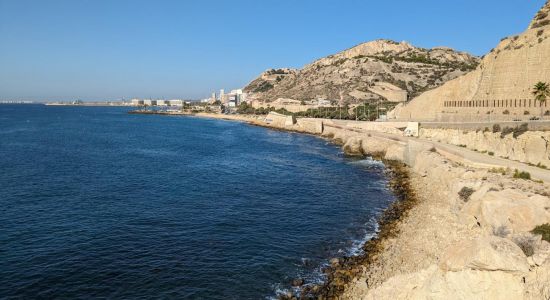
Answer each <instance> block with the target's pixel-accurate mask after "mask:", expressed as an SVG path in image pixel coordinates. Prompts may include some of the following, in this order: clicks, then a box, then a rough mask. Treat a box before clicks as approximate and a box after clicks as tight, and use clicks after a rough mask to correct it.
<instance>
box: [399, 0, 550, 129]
mask: <svg viewBox="0 0 550 300" xmlns="http://www.w3.org/2000/svg"><path fill="white" fill-rule="evenodd" d="M549 11H550V2H547V3H546V4H545V5H544V7H543V8H542V9H541V10H540V12H539V13H538V14H537V15H536V16H535V18H534V20H533V21H532V22H531V24H530V26H529V28H528V29H527V31H525V32H524V33H522V34H520V35H517V36H512V37H508V38H505V39H503V40H502V41H501V42H500V44H499V45H498V46H497V47H496V48H494V49H493V50H491V52H490V53H488V54H487V55H486V56H485V57H484V58H483V60H482V61H481V64H480V65H479V66H478V67H477V69H476V70H475V71H473V72H471V73H468V74H467V75H465V76H461V77H459V78H457V79H454V80H451V81H449V82H447V83H445V84H444V85H443V86H441V87H439V88H436V89H433V90H431V91H428V92H425V93H423V94H422V95H420V96H419V97H417V98H415V99H413V100H412V101H411V102H410V103H407V104H403V105H400V106H398V107H397V108H396V109H395V110H394V111H393V112H392V113H391V114H390V117H391V118H396V119H401V120H409V119H414V120H441V121H449V120H451V121H461V120H467V121H474V120H480V119H482V118H483V119H486V118H492V119H493V120H494V119H495V118H497V119H498V118H510V117H509V116H510V115H514V114H515V115H517V116H523V115H538V114H539V111H540V110H541V109H540V106H537V103H535V101H534V100H533V102H532V103H531V102H530V101H529V100H532V99H533V96H532V94H531V91H532V89H533V86H534V85H535V84H536V83H537V82H539V81H543V82H548V81H550V39H549V37H550V17H549ZM519 100H522V101H521V102H519ZM523 100H526V101H525V102H523ZM457 101H462V102H460V103H457ZM482 101H485V102H482ZM496 101H502V102H496ZM542 110H543V112H546V111H547V110H550V106H549V105H546V106H545V107H543V109H542Z"/></svg>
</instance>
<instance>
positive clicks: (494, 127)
mask: <svg viewBox="0 0 550 300" xmlns="http://www.w3.org/2000/svg"><path fill="white" fill-rule="evenodd" d="M497 132H500V125H498V124H495V125H493V133H497Z"/></svg>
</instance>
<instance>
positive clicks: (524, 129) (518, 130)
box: [513, 123, 529, 138]
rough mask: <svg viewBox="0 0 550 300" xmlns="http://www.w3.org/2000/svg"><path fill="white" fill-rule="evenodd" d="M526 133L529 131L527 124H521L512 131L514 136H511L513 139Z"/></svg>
mask: <svg viewBox="0 0 550 300" xmlns="http://www.w3.org/2000/svg"><path fill="white" fill-rule="evenodd" d="M527 131H529V124H527V123H523V124H521V125H520V126H519V127H516V128H515V129H514V131H513V132H514V135H513V136H514V138H517V137H518V136H520V135H522V134H524V133H526V132H527Z"/></svg>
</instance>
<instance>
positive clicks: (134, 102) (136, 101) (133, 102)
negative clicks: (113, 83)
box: [130, 99, 144, 106]
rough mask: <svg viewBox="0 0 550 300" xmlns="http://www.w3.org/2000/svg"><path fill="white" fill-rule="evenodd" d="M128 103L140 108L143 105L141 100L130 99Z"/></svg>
mask: <svg viewBox="0 0 550 300" xmlns="http://www.w3.org/2000/svg"><path fill="white" fill-rule="evenodd" d="M130 102H131V103H132V106H140V105H143V104H144V103H143V100H141V99H132V100H131V101H130Z"/></svg>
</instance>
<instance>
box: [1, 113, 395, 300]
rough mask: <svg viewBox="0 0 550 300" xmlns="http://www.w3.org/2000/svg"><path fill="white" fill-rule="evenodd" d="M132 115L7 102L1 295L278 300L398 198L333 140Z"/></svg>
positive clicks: (355, 242) (368, 163) (379, 175)
mask: <svg viewBox="0 0 550 300" xmlns="http://www.w3.org/2000/svg"><path fill="white" fill-rule="evenodd" d="M129 110H130V108H122V107H80V106H45V105H0V298H2V299H99V298H102V299H107V298H108V299H272V298H276V297H277V295H278V294H280V293H284V292H286V291H288V290H290V289H292V287H291V282H292V281H293V280H294V279H298V278H301V279H305V282H306V284H308V283H309V284H311V283H316V282H317V283H318V282H322V281H323V280H324V276H323V272H322V270H323V268H324V267H325V266H326V265H327V264H328V262H329V260H330V259H331V258H335V257H342V256H349V255H357V254H360V252H361V251H362V250H361V245H362V244H363V243H364V242H365V241H366V240H368V239H370V238H372V237H373V236H374V235H375V234H376V232H377V222H376V220H377V217H378V216H380V214H381V213H382V212H383V210H384V209H385V208H387V207H388V206H389V204H390V203H391V202H392V201H394V199H395V198H394V196H393V194H392V192H391V191H390V190H389V189H388V187H387V184H388V178H387V171H386V169H385V167H384V165H383V164H381V163H380V162H377V161H374V160H372V159H370V158H361V159H357V158H347V157H345V156H344V155H343V153H342V152H341V148H340V147H338V146H336V145H333V144H331V143H329V142H328V141H326V140H324V139H321V138H318V137H315V136H310V135H304V134H297V133H289V132H282V131H275V130H271V129H267V128H262V127H257V126H252V125H248V124H246V123H241V122H232V121H223V120H213V119H205V118H198V117H188V116H159V115H136V114H128V111H129Z"/></svg>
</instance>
